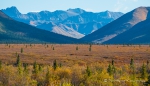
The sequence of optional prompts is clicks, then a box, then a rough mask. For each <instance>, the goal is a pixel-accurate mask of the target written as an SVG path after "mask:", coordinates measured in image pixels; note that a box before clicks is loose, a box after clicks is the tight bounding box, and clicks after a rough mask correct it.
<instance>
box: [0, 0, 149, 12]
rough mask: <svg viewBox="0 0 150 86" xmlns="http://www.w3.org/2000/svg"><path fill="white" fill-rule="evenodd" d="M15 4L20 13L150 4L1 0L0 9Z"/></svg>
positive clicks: (133, 0)
mask: <svg viewBox="0 0 150 86" xmlns="http://www.w3.org/2000/svg"><path fill="white" fill-rule="evenodd" d="M11 6H16V7H17V8H18V10H19V11H20V12H21V13H27V12H39V11H41V10H48V11H51V12H52V11H55V10H67V9H69V8H82V9H84V10H86V11H92V12H101V11H106V10H109V11H115V12H117V11H120V12H123V13H126V12H129V11H131V10H133V9H135V8H137V7H140V6H150V0H1V1H0V9H5V8H7V7H11Z"/></svg>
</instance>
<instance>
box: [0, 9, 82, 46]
mask: <svg viewBox="0 0 150 86" xmlns="http://www.w3.org/2000/svg"><path fill="white" fill-rule="evenodd" d="M12 15H13V14H12ZM45 42H48V43H81V42H82V41H81V40H77V39H74V38H70V37H66V36H63V35H59V34H55V33H52V32H49V31H46V30H41V29H38V28H36V27H33V26H30V25H27V24H24V23H21V22H17V21H15V20H13V19H11V18H10V17H8V16H7V15H5V14H4V13H3V12H2V11H0V43H45Z"/></svg>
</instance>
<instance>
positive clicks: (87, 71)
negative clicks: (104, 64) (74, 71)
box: [86, 66, 91, 76]
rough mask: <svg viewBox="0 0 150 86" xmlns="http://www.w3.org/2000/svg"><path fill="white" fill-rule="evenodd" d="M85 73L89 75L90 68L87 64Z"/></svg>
mask: <svg viewBox="0 0 150 86" xmlns="http://www.w3.org/2000/svg"><path fill="white" fill-rule="evenodd" d="M86 73H87V75H88V76H91V70H90V68H89V66H87V68H86Z"/></svg>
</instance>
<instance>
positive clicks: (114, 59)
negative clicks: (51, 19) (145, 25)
mask: <svg viewBox="0 0 150 86" xmlns="http://www.w3.org/2000/svg"><path fill="white" fill-rule="evenodd" d="M18 58H19V63H18V62H17V61H18ZM0 61H1V64H0V85H10V84H14V85H16V84H21V85H22V84H25V85H29V86H30V85H31V86H37V85H38V84H41V85H39V86H59V85H60V84H61V85H62V86H72V85H73V86H101V85H102V86H108V85H109V86H111V85H112V86H142V85H143V83H145V82H146V81H147V80H148V78H147V77H148V76H149V73H150V64H149V61H150V46H149V45H80V44H79V45H75V44H74V45H73V44H1V45H0ZM19 65H20V66H19ZM32 66H33V67H32ZM36 68H37V69H36ZM24 70H26V71H28V73H26V72H25V71H24ZM17 73H18V74H17ZM2 77H3V78H2ZM5 77H6V78H5ZM12 77H13V78H16V79H22V80H23V81H22V82H17V81H16V80H13V79H11V78H12ZM7 78H9V79H7Z"/></svg>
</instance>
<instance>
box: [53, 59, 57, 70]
mask: <svg viewBox="0 0 150 86" xmlns="http://www.w3.org/2000/svg"><path fill="white" fill-rule="evenodd" d="M57 67H58V65H57V61H56V59H55V60H54V62H53V69H54V70H56V69H57Z"/></svg>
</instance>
